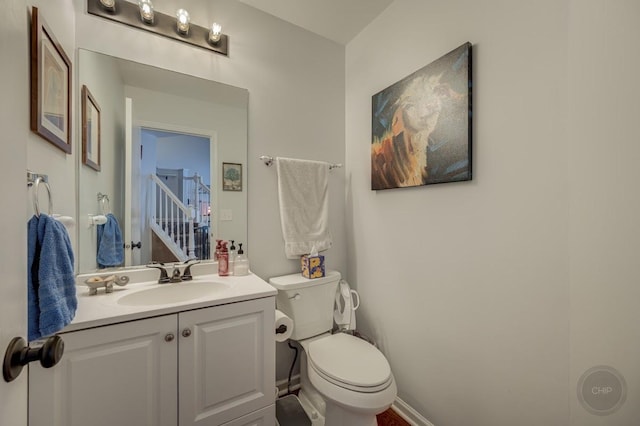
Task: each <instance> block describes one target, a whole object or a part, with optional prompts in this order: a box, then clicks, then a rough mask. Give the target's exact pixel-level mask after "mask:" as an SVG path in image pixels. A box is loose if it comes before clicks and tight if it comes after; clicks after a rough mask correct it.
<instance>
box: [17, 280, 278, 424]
mask: <svg viewBox="0 0 640 426" xmlns="http://www.w3.org/2000/svg"><path fill="white" fill-rule="evenodd" d="M275 294H276V291H275V289H274V288H273V287H271V286H269V285H268V284H267V283H265V282H264V281H263V280H261V279H260V278H258V277H257V276H255V275H248V276H245V277H218V276H217V275H214V274H210V275H203V276H199V277H196V278H195V279H194V280H193V281H190V282H184V283H172V284H156V283H155V282H153V281H147V282H141V283H137V284H136V283H132V284H129V285H128V286H126V287H122V288H116V289H115V291H114V292H113V293H108V294H104V293H99V294H98V295H95V296H89V292H88V289H86V288H82V287H78V303H79V306H78V313H77V315H76V318H75V319H74V321H73V322H72V324H70V325H69V326H68V327H67V328H66V329H65V330H63V332H61V333H60V336H61V337H62V338H63V340H64V343H65V351H64V355H63V357H62V360H61V361H60V363H59V364H58V365H56V366H55V367H53V368H51V369H43V368H41V367H40V366H39V365H34V366H30V371H29V425H30V426H45V425H46V426H87V425H91V426H103V425H104V426H107V425H109V426H111V425H136V426H138V425H146V426H176V425H180V426H187V425H210V426H213V425H216V426H217V425H234V426H235V425H238V426H239V425H247V424H262V425H274V424H275V406H274V402H275V340H274V337H273V334H274V330H273V326H274V315H275ZM171 299H173V300H171ZM176 300H177V301H176Z"/></svg>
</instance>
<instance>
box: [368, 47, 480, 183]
mask: <svg viewBox="0 0 640 426" xmlns="http://www.w3.org/2000/svg"><path fill="white" fill-rule="evenodd" d="M371 106H372V114H371V115H372V124H371V189H372V190H379V189H391V188H400V187H411V186H422V185H430V184H435V183H446V182H457V181H466V180H471V43H465V44H463V45H462V46H460V47H458V48H457V49H455V50H453V51H451V52H449V53H447V54H446V55H444V56H442V57H441V58H439V59H437V60H436V61H434V62H432V63H430V64H429V65H427V66H425V67H424V68H422V69H420V70H418V71H416V72H414V73H413V74H411V75H409V76H407V77H405V78H403V79H402V80H400V81H398V82H397V83H395V84H393V85H391V86H389V87H387V88H386V89H384V90H382V91H381V92H379V93H376V94H375V95H373V97H372V100H371Z"/></svg>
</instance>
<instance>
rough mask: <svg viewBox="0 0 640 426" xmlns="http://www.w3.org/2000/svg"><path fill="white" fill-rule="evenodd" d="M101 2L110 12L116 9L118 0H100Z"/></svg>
mask: <svg viewBox="0 0 640 426" xmlns="http://www.w3.org/2000/svg"><path fill="white" fill-rule="evenodd" d="M100 4H101V5H102V7H103V8H105V10H108V11H109V12H115V11H116V0H100Z"/></svg>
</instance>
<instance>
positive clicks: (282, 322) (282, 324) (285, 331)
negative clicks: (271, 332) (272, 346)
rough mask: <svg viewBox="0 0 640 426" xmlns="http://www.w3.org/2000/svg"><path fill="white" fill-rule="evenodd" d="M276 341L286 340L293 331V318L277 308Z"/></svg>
mask: <svg viewBox="0 0 640 426" xmlns="http://www.w3.org/2000/svg"><path fill="white" fill-rule="evenodd" d="M275 333H276V342H285V341H286V340H287V339H288V338H289V337H291V333H293V320H292V319H291V318H289V317H288V316H286V315H285V314H284V313H282V312H281V311H279V310H277V309H276V326H275Z"/></svg>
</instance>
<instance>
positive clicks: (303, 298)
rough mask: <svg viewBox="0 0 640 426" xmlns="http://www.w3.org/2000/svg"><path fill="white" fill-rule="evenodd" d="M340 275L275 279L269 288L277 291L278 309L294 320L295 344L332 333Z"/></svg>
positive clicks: (291, 276) (332, 272) (331, 272)
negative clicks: (298, 341)
mask: <svg viewBox="0 0 640 426" xmlns="http://www.w3.org/2000/svg"><path fill="white" fill-rule="evenodd" d="M339 282H340V272H338V271H326V275H325V276H324V277H322V278H314V279H307V278H305V277H303V276H302V274H291V275H284V276H280V277H273V278H271V279H270V280H269V284H271V285H272V286H274V287H275V288H276V289H278V295H277V296H276V307H277V308H278V309H279V310H280V311H282V312H283V313H284V314H286V315H287V316H289V317H290V318H291V319H292V320H293V334H292V335H291V338H292V339H293V340H302V339H306V338H308V337H312V336H316V335H318V334H322V333H325V332H327V331H330V330H331V329H332V328H333V306H334V303H335V295H336V290H337V288H338V283H339Z"/></svg>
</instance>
